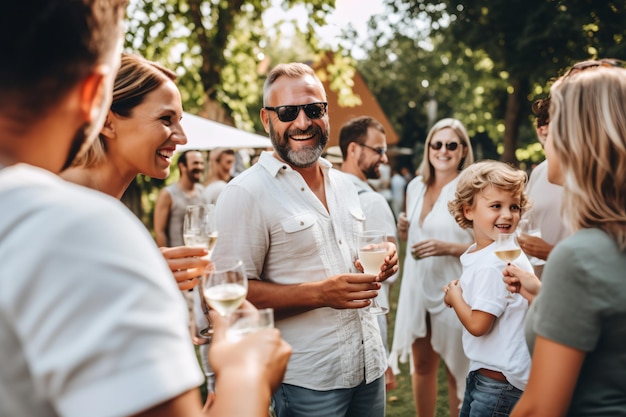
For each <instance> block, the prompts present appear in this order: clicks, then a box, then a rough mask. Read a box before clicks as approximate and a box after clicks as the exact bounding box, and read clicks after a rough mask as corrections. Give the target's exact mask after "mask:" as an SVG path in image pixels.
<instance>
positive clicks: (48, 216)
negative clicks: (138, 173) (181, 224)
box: [0, 165, 202, 417]
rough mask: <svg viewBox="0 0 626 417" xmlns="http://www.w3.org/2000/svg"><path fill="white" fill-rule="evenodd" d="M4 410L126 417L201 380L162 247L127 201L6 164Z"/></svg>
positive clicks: (1, 282)
mask: <svg viewBox="0 0 626 417" xmlns="http://www.w3.org/2000/svg"><path fill="white" fill-rule="evenodd" d="M0 213H2V216H0V363H1V364H2V366H0V409H1V410H2V415H3V416H15V417H23V416H37V417H48V416H50V417H52V416H68V417H84V416H90V417H116V416H128V415H132V414H135V413H137V412H140V411H142V410H145V409H147V408H150V407H152V406H155V405H157V404H158V403H161V402H163V401H165V400H167V399H170V398H173V397H175V396H177V395H179V394H181V393H183V392H185V391H187V390H189V389H192V388H195V387H197V386H198V385H199V384H201V383H202V374H201V373H200V371H199V368H198V362H197V359H196V357H195V352H194V349H193V346H192V344H191V340H190V336H189V334H188V330H187V326H186V322H187V309H186V306H185V304H184V302H183V300H182V298H181V296H180V293H179V291H178V289H177V287H176V284H175V282H174V280H173V279H172V276H171V272H169V270H168V268H167V265H166V263H165V261H164V258H163V256H162V255H161V254H160V252H159V251H158V249H157V248H156V246H155V244H154V241H153V240H152V238H151V236H150V235H149V234H148V232H147V230H146V229H145V227H143V225H142V224H141V223H140V222H139V221H138V220H137V219H136V217H135V216H133V215H132V214H131V213H130V212H129V211H128V210H127V209H126V208H125V207H124V206H123V205H122V204H121V203H120V202H119V201H116V200H114V199H113V198H111V197H108V196H106V195H104V194H102V193H99V192H96V191H92V190H88V189H86V188H84V187H80V186H77V185H73V184H69V183H67V182H65V181H63V180H61V179H60V178H58V177H57V176H55V175H53V174H51V173H50V172H48V171H44V170H41V169H38V168H34V167H31V166H28V165H16V166H13V167H8V168H4V169H2V170H0Z"/></svg>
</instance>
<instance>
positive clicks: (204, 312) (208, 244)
mask: <svg viewBox="0 0 626 417" xmlns="http://www.w3.org/2000/svg"><path fill="white" fill-rule="evenodd" d="M217 236H218V233H217V227H216V222H215V206H214V205H213V204H205V205H192V206H187V209H186V211H185V217H184V219H183V240H184V241H185V245H186V246H189V247H201V248H204V249H206V250H207V252H208V254H207V255H206V256H204V258H205V259H209V258H210V256H211V252H212V251H213V248H214V247H215V244H216V243H217ZM210 267H211V266H210V265H209V268H210ZM205 272H206V271H205ZM192 298H193V311H192V317H191V318H190V331H191V337H192V341H193V343H194V344H196V345H203V344H208V343H210V342H211V333H212V328H211V321H210V319H209V314H208V312H209V308H208V306H207V305H206V301H205V299H204V297H203V296H202V293H201V292H200V291H199V290H198V289H195V288H194V290H193V293H192Z"/></svg>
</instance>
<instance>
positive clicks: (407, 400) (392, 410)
mask: <svg viewBox="0 0 626 417" xmlns="http://www.w3.org/2000/svg"><path fill="white" fill-rule="evenodd" d="M404 248H405V245H404V242H401V243H400V245H399V249H398V250H399V253H400V266H402V265H403V264H404V253H405V252H404ZM401 280H402V276H400V277H399V278H398V280H397V281H396V282H395V283H394V284H393V286H392V287H391V294H390V306H391V307H390V311H389V332H388V333H389V346H391V342H392V339H393V330H394V324H395V322H396V310H397V308H398V294H399V292H400V282H401ZM400 370H401V371H402V372H401V373H400V374H399V375H396V379H397V380H398V387H397V388H396V389H394V390H393V391H389V392H387V417H413V416H415V405H414V404H413V391H412V389H411V374H410V373H409V364H408V363H406V364H400ZM437 382H438V394H437V404H436V406H435V417H449V415H450V412H449V408H448V386H447V383H446V375H445V368H444V367H443V366H442V365H440V366H439V376H438V379H437ZM425 417H430V416H425Z"/></svg>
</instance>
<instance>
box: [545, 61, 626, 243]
mask: <svg viewBox="0 0 626 417" xmlns="http://www.w3.org/2000/svg"><path fill="white" fill-rule="evenodd" d="M550 96H551V100H550V125H549V134H548V137H549V139H548V140H549V141H552V147H553V149H554V152H555V154H556V157H557V159H558V162H559V166H560V169H561V173H562V175H563V179H564V184H563V185H564V191H563V206H562V212H563V215H564V218H565V221H566V222H567V223H568V224H569V225H570V226H571V227H572V228H573V229H574V230H578V229H583V228H598V229H601V230H603V231H605V232H606V233H607V234H608V235H609V236H611V237H612V238H613V239H614V240H615V242H616V243H617V245H618V247H619V248H620V250H624V249H625V248H626V105H625V104H624V103H626V69H623V68H618V67H606V66H598V67H595V68H592V69H587V70H585V71H579V72H577V73H575V74H571V75H570V76H568V77H564V78H562V79H560V80H558V81H556V82H555V83H554V84H553V85H552V87H551V89H550Z"/></svg>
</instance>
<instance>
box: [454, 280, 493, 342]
mask: <svg viewBox="0 0 626 417" xmlns="http://www.w3.org/2000/svg"><path fill="white" fill-rule="evenodd" d="M443 291H444V293H445V295H444V298H443V301H444V302H445V303H446V305H447V306H448V307H451V308H454V311H455V312H456V315H457V316H458V317H459V320H460V321H461V324H463V327H465V328H466V329H467V331H468V332H470V334H471V335H472V336H476V337H479V336H482V335H484V334H487V333H488V332H489V330H491V326H492V325H493V322H494V321H495V320H496V317H495V316H494V315H493V314H489V313H486V312H484V311H480V310H472V307H471V306H470V305H469V304H467V303H466V302H465V300H464V299H463V290H462V289H461V286H460V285H459V280H458V279H457V280H454V281H452V282H451V283H450V284H448V285H446V286H445V287H444V288H443Z"/></svg>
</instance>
